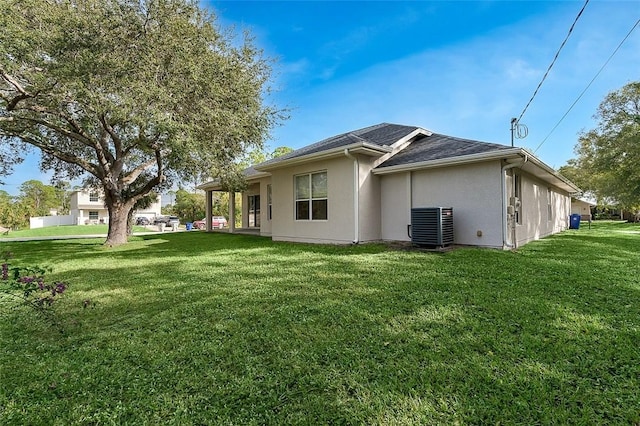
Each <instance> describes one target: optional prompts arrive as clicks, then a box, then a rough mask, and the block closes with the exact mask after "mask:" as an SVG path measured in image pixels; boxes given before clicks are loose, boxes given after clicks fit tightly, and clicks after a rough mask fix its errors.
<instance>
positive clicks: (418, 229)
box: [411, 207, 453, 247]
mask: <svg viewBox="0 0 640 426" xmlns="http://www.w3.org/2000/svg"><path fill="white" fill-rule="evenodd" d="M411 242H412V243H413V244H416V245H419V246H433V247H444V246H448V245H451V244H453V208H452V207H417V208H413V209H411Z"/></svg>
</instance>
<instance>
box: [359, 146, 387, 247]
mask: <svg viewBox="0 0 640 426" xmlns="http://www.w3.org/2000/svg"><path fill="white" fill-rule="evenodd" d="M357 158H358V166H359V167H358V170H359V185H360V187H359V194H358V196H359V202H358V204H359V211H360V212H359V216H358V227H359V235H358V241H360V242H367V241H380V240H381V239H382V234H381V232H380V230H381V224H382V214H381V195H380V177H379V176H376V175H374V174H373V173H371V169H372V168H373V162H374V160H375V158H372V157H368V156H364V155H359V156H358V157H357Z"/></svg>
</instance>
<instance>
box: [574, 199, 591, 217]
mask: <svg viewBox="0 0 640 426" xmlns="http://www.w3.org/2000/svg"><path fill="white" fill-rule="evenodd" d="M595 206H596V203H591V202H589V201H585V200H583V199H580V198H571V214H579V215H580V220H583V221H590V220H591V219H592V217H591V208H593V207H595Z"/></svg>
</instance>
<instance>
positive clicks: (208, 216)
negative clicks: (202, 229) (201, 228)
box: [204, 191, 213, 232]
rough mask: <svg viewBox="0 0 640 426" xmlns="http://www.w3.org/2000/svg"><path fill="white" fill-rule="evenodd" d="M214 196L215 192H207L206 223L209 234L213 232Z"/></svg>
mask: <svg viewBox="0 0 640 426" xmlns="http://www.w3.org/2000/svg"><path fill="white" fill-rule="evenodd" d="M212 195H213V191H206V197H205V200H206V207H205V215H204V216H205V221H206V222H205V223H206V224H207V228H206V229H207V232H211V210H212V209H211V207H212V204H213V203H212V201H211V199H212Z"/></svg>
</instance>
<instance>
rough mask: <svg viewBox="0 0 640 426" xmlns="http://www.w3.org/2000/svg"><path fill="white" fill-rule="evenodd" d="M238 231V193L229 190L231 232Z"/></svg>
mask: <svg viewBox="0 0 640 426" xmlns="http://www.w3.org/2000/svg"><path fill="white" fill-rule="evenodd" d="M235 231H236V193H235V192H234V191H229V233H230V234H233V233H234V232H235Z"/></svg>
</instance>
